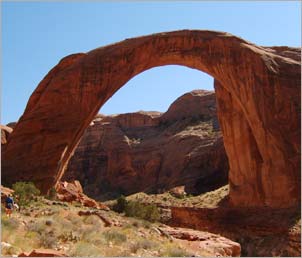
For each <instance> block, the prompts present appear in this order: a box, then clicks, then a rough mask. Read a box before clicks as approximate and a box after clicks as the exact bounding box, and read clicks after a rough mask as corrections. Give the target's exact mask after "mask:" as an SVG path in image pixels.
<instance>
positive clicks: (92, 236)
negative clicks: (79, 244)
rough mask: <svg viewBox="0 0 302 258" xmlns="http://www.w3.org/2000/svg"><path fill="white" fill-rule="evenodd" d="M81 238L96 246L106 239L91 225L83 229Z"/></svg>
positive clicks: (104, 242) (103, 243)
mask: <svg viewBox="0 0 302 258" xmlns="http://www.w3.org/2000/svg"><path fill="white" fill-rule="evenodd" d="M82 240H83V241H85V242H87V243H91V244H94V245H96V246H101V245H105V244H106V240H105V239H104V238H103V235H102V233H101V232H99V231H98V230H96V229H94V228H93V227H91V228H88V229H86V230H85V231H84V233H83V237H82Z"/></svg>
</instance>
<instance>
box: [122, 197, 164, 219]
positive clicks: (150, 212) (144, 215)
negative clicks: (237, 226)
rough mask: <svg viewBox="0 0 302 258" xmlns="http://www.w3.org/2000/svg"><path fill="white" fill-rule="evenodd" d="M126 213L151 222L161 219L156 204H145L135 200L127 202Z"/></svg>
mask: <svg viewBox="0 0 302 258" xmlns="http://www.w3.org/2000/svg"><path fill="white" fill-rule="evenodd" d="M125 214H126V216H128V217H136V218H140V219H145V220H148V221H151V222H155V221H158V220H159V219H160V213H159V210H158V208H157V207H156V206H155V205H154V204H149V205H144V204H141V203H139V202H135V201H130V202H128V203H127V205H126V208H125Z"/></svg>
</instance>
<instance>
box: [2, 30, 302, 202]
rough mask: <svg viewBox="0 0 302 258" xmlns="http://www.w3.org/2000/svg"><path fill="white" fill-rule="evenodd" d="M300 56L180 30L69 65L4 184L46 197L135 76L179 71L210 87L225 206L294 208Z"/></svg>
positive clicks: (44, 97) (78, 57)
mask: <svg viewBox="0 0 302 258" xmlns="http://www.w3.org/2000/svg"><path fill="white" fill-rule="evenodd" d="M299 54H300V50H299V49H295V48H288V47H274V48H266V47H260V46H256V45H254V44H252V43H250V42H247V41H245V40H243V39H240V38H238V37H235V36H233V35H230V34H227V33H222V32H213V31H189V30H183V31H175V32H168V33H159V34H153V35H149V36H144V37H139V38H132V39H126V40H124V41H122V42H119V43H116V44H113V45H109V46H105V47H101V48H97V49H95V50H92V51H90V52H88V53H80V54H74V55H70V56H67V57H65V58H63V59H62V60H61V61H60V62H59V64H58V65H57V66H55V67H54V68H53V69H52V70H51V71H50V72H49V73H48V74H47V75H46V77H45V78H44V79H43V80H42V81H41V83H40V84H39V85H38V87H37V89H36V90H35V91H34V92H33V94H32V96H31V97H30V99H29V102H28V104H27V107H26V110H25V112H24V114H23V115H22V117H21V118H20V120H19V122H18V124H17V126H16V127H15V130H14V132H13V133H12V135H11V137H10V139H9V142H8V144H7V147H6V150H5V153H4V155H3V159H4V164H3V169H2V176H3V177H2V178H3V179H2V180H4V181H7V182H8V183H12V181H16V180H31V181H34V182H36V183H37V184H38V186H39V187H40V188H41V189H42V190H43V191H44V192H45V191H47V190H48V189H49V188H50V187H51V186H53V185H54V184H55V183H56V182H57V180H58V179H59V178H61V176H62V174H63V173H64V168H65V167H66V164H67V162H68V160H69V158H70V156H71V154H72V152H73V150H74V148H75V146H76V145H77V143H78V141H79V139H80V137H81V136H82V134H83V132H84V130H85V129H86V127H87V126H88V125H89V123H90V122H91V120H92V119H93V118H94V116H95V115H96V114H97V112H98V110H99V109H100V107H101V106H102V105H103V104H104V103H105V102H106V100H108V99H109V98H110V97H111V96H112V95H113V94H114V93H115V92H116V91H117V90H118V89H119V88H120V87H122V86H123V85H124V84H125V83H126V82H127V81H128V80H130V79H131V78H132V77H133V76H135V75H137V74H139V73H141V72H143V71H145V70H147V69H149V68H152V67H155V66H162V65H168V64H178V65H183V66H187V67H190V68H194V69H198V70H200V71H203V72H206V73H208V74H210V75H212V76H213V77H214V78H215V90H216V93H217V102H218V117H219V120H220V123H221V127H222V132H223V137H224V143H225V148H226V151H227V155H228V158H229V163H230V176H229V181H230V200H231V202H232V203H233V204H234V205H237V206H270V207H289V206H293V205H297V204H298V203H299V202H300V76H301V65H300V58H301V57H300V55H299ZM8 175H10V176H9V177H8Z"/></svg>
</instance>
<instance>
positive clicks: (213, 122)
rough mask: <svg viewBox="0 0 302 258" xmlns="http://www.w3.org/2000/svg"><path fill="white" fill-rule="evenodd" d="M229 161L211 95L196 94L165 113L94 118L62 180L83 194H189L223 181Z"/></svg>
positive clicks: (204, 92) (217, 184)
mask: <svg viewBox="0 0 302 258" xmlns="http://www.w3.org/2000/svg"><path fill="white" fill-rule="evenodd" d="M227 174H228V162H227V157H226V154H225V150H224V146H223V141H222V136H221V133H220V131H219V125H218V122H217V117H216V102H215V94H214V93H213V92H209V91H202V90H196V91H192V92H190V93H187V94H185V95H183V96H181V97H180V98H178V99H177V100H176V101H175V102H174V103H173V104H172V105H171V106H170V108H169V109H168V111H167V112H166V113H163V114H160V113H159V112H137V113H128V114H121V115H114V116H107V117H105V116H98V117H96V118H95V119H94V120H93V122H92V123H91V125H90V126H89V127H88V129H87V130H86V132H85V134H84V136H83V138H82V139H81V141H80V143H79V145H78V147H77V149H76V151H75V153H74V155H73V157H72V158H71V160H70V162H69V164H68V168H67V171H66V173H65V175H64V178H63V180H67V181H70V180H73V179H79V180H80V181H81V184H82V185H83V186H84V189H85V192H86V193H87V194H90V195H91V196H94V197H96V196H98V195H99V194H102V193H105V192H118V193H124V194H131V193H135V192H140V191H145V192H148V193H154V192H160V191H163V190H168V189H171V188H173V187H175V186H179V185H184V186H185V190H186V192H188V193H193V194H197V193H201V192H204V191H208V190H213V189H215V188H216V187H219V186H221V185H223V184H226V183H227Z"/></svg>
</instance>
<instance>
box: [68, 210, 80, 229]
mask: <svg viewBox="0 0 302 258" xmlns="http://www.w3.org/2000/svg"><path fill="white" fill-rule="evenodd" d="M65 218H66V219H67V220H69V221H70V222H71V223H72V224H73V225H74V226H81V225H82V223H83V221H82V218H81V217H80V216H79V215H76V214H73V213H69V214H68V215H67V216H66V217H65Z"/></svg>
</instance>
